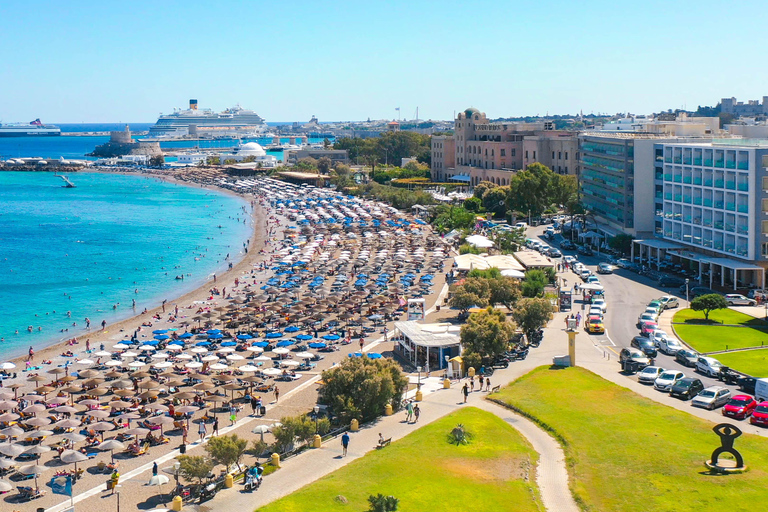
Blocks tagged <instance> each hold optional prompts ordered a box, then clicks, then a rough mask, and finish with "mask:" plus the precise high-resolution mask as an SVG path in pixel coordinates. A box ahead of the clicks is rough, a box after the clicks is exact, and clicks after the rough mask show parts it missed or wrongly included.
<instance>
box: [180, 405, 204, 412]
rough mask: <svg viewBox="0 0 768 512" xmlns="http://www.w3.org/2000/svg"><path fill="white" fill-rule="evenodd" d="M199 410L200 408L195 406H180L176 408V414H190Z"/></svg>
mask: <svg viewBox="0 0 768 512" xmlns="http://www.w3.org/2000/svg"><path fill="white" fill-rule="evenodd" d="M199 410H200V408H199V407H197V406H195V405H181V406H179V407H177V408H176V412H180V413H182V414H188V413H190V412H196V411H199Z"/></svg>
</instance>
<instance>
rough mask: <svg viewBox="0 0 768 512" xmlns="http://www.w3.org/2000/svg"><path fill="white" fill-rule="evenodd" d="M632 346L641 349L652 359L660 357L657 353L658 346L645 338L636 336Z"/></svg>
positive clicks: (631, 343)
mask: <svg viewBox="0 0 768 512" xmlns="http://www.w3.org/2000/svg"><path fill="white" fill-rule="evenodd" d="M630 346H631V347H635V348H639V349H640V350H642V351H643V353H644V354H645V355H646V356H648V357H650V358H655V357H656V356H657V355H658V354H657V353H656V345H654V344H653V342H652V341H651V340H650V339H649V338H646V337H645V336H635V337H634V338H632V341H631V342H630Z"/></svg>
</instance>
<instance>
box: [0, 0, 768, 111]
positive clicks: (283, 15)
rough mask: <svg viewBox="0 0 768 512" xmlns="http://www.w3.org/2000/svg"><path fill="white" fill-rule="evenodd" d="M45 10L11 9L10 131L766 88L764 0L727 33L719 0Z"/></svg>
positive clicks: (523, 106)
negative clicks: (187, 117)
mask: <svg viewBox="0 0 768 512" xmlns="http://www.w3.org/2000/svg"><path fill="white" fill-rule="evenodd" d="M37 5H39V8H37V9H35V10H30V9H28V8H27V6H26V5H25V4H21V3H20V2H10V3H5V4H3V5H2V6H0V16H2V18H3V19H4V20H5V21H6V23H5V24H4V36H5V37H4V38H2V40H0V48H1V49H2V50H3V55H4V57H5V59H4V60H5V66H4V72H3V75H4V79H3V80H2V81H0V94H1V95H2V97H3V98H4V100H5V101H3V102H2V106H0V120H2V121H3V122H15V121H29V120H32V119H35V118H38V117H40V118H41V119H43V120H44V121H45V122H62V123H76V122H118V121H123V122H148V123H149V122H153V121H154V120H155V119H156V118H157V116H158V115H159V114H160V113H161V112H163V113H169V112H171V111H172V109H173V108H174V107H182V108H183V107H185V106H186V104H187V101H188V99H189V98H196V99H198V100H199V102H200V107H201V108H205V107H210V108H212V109H214V110H223V109H224V108H226V107H229V106H233V105H234V104H236V103H239V104H241V105H242V106H244V107H247V108H252V109H254V110H256V111H257V112H258V113H259V114H260V115H262V116H263V117H264V118H265V119H267V120H268V121H304V120H308V119H309V118H310V116H312V115H316V116H317V117H318V118H319V119H320V120H321V121H344V120H365V119H367V118H371V119H383V118H387V119H391V118H395V119H396V118H397V117H398V111H397V110H396V108H397V107H400V111H399V114H400V115H401V116H402V117H403V118H408V119H412V118H413V117H414V115H415V112H416V108H417V107H418V108H419V117H420V118H421V119H430V118H431V119H436V120H437V119H441V120H449V119H452V117H453V114H454V112H457V111H460V110H461V109H463V108H466V107H469V106H474V107H476V108H478V109H479V110H481V111H483V112H487V114H488V116H489V117H490V118H499V117H516V116H535V115H541V116H543V115H546V114H576V113H578V112H579V111H580V110H581V111H583V112H584V114H589V113H598V112H602V113H611V114H613V113H617V112H633V113H638V114H641V113H642V114H645V113H651V112H654V111H656V112H658V111H660V110H666V109H670V108H671V109H675V108H686V109H689V110H695V109H696V107H697V106H698V105H715V104H717V102H718V101H719V100H720V98H722V97H731V96H735V97H737V98H739V99H742V100H744V101H746V100H748V99H759V98H761V97H762V95H763V94H765V93H766V92H767V91H765V90H764V86H763V84H764V83H765V82H766V78H768V77H767V76H766V72H765V71H763V70H762V69H761V68H760V67H758V66H754V65H753V64H752V63H751V61H752V60H753V59H752V55H754V53H753V52H752V51H751V50H752V48H759V47H760V46H761V43H762V42H764V41H765V39H766V36H765V34H764V33H763V32H762V31H760V30H759V19H760V17H759V16H753V17H749V16H747V15H748V13H749V12H756V11H757V9H759V8H760V7H761V6H760V4H758V3H757V2H744V3H742V4H740V5H739V13H737V14H734V17H736V16H737V15H738V14H743V15H742V16H740V17H739V18H738V21H739V30H734V31H731V32H728V33H725V32H724V31H723V28H722V25H723V24H722V17H721V16H717V15H716V14H717V12H718V11H717V9H718V8H721V7H722V4H716V3H714V2H696V3H695V4H694V3H692V2H679V3H676V4H668V3H661V2H646V3H643V4H642V5H636V6H626V5H620V6H617V5H616V4H615V3H610V2H592V3H591V4H590V5H588V6H584V5H576V4H570V3H566V2H540V3H537V4H536V5H533V6H531V5H528V4H525V3H518V2H505V3H491V4H482V5H477V4H466V3H457V2H441V3H439V4H438V3H433V2H410V3H404V2H393V3H388V4H386V5H383V4H382V5H378V4H372V5H369V4H359V3H347V2H338V3H334V4H329V5H324V9H318V8H317V5H316V4H311V3H304V2H298V3H296V4H292V9H290V10H288V9H284V8H281V7H278V6H276V5H274V4H270V3H266V2H224V3H219V4H217V5H216V8H215V9H214V8H213V7H211V6H210V5H209V4H203V3H195V2H164V3H162V4H157V3H148V2H141V1H140V2H134V3H131V4H130V5H124V4H121V5H112V4H109V5H104V4H103V3H96V2H82V3H78V4H77V7H76V8H74V9H73V8H70V7H69V6H67V5H63V4H60V3H55V2H41V3H40V4H37ZM694 6H695V10H694V9H692V8H691V7H694ZM752 28H754V30H752ZM20 42H23V44H20Z"/></svg>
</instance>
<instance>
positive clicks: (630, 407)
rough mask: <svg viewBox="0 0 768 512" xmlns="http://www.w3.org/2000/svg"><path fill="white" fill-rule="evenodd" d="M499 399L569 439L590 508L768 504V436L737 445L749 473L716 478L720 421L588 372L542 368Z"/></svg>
mask: <svg viewBox="0 0 768 512" xmlns="http://www.w3.org/2000/svg"><path fill="white" fill-rule="evenodd" d="M493 396H494V397H497V398H500V399H502V400H504V401H505V402H507V403H509V404H511V405H513V406H514V407H516V408H518V409H519V410H521V411H523V412H524V413H525V414H528V415H530V416H531V417H533V418H535V419H536V420H537V421H539V422H540V423H542V424H545V425H547V426H549V427H550V428H552V429H553V430H554V431H555V432H556V434H557V435H558V436H559V437H561V438H562V439H563V440H564V449H565V453H566V458H567V462H568V471H569V473H570V476H571V480H570V484H571V488H572V490H573V491H574V494H575V496H576V499H577V500H579V501H580V502H581V503H582V504H583V505H584V508H585V509H587V510H592V511H612V512H622V511H627V512H635V511H637V510H658V511H674V512H688V511H691V512H693V511H697V512H698V511H702V510H729V511H747V510H755V507H757V508H762V506H763V505H759V504H760V503H765V502H766V500H768V487H766V485H765V483H766V482H768V439H764V438H761V437H758V436H754V435H749V434H744V435H743V436H741V437H740V438H739V439H737V440H736V442H735V447H736V449H738V450H739V451H740V452H741V454H742V455H743V456H744V460H745V463H746V464H747V465H748V466H749V467H750V468H751V470H750V471H748V472H747V473H744V474H741V475H731V476H714V475H711V474H709V473H708V472H707V469H706V468H705V467H704V462H705V461H706V460H708V459H709V458H710V455H711V453H712V450H714V448H716V447H717V446H719V444H720V441H719V438H718V437H717V435H716V434H715V433H714V432H712V430H711V429H712V427H713V426H714V423H710V422H708V421H705V420H702V419H699V418H697V417H695V416H691V415H689V414H687V413H685V412H681V411H677V410H675V409H673V408H671V407H667V406H663V405H659V404H657V403H655V402H653V401H651V400H649V399H646V398H643V397H641V396H640V395H637V394H635V393H633V392H631V391H629V390H627V389H625V388H622V387H620V386H617V385H615V384H613V383H610V382H608V381H606V380H604V379H602V378H601V377H598V376H597V375H595V374H593V373H591V372H589V371H586V370H583V369H581V368H567V369H564V370H553V369H550V368H549V367H541V368H538V369H536V370H534V371H533V372H531V373H529V374H527V375H525V376H523V377H521V378H520V379H518V380H517V381H515V382H514V383H513V384H511V385H509V386H507V387H506V388H504V389H502V390H501V392H500V393H499V394H497V395H493ZM735 423H741V425H742V426H744V428H748V427H747V426H746V425H745V424H744V423H743V422H735Z"/></svg>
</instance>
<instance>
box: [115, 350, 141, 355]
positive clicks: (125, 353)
mask: <svg viewBox="0 0 768 512" xmlns="http://www.w3.org/2000/svg"><path fill="white" fill-rule="evenodd" d="M137 355H139V354H138V353H136V352H134V351H132V350H128V351H126V352H123V353H122V354H120V357H136V356H137Z"/></svg>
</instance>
